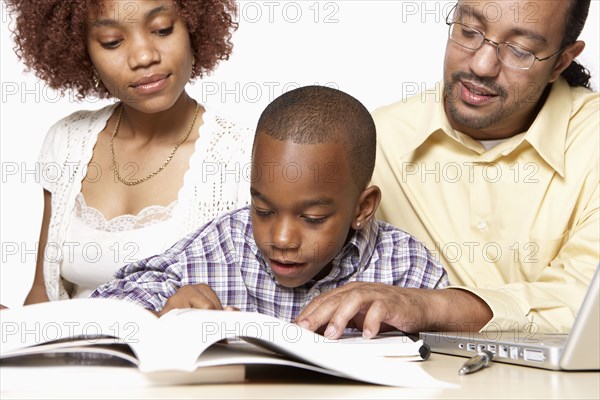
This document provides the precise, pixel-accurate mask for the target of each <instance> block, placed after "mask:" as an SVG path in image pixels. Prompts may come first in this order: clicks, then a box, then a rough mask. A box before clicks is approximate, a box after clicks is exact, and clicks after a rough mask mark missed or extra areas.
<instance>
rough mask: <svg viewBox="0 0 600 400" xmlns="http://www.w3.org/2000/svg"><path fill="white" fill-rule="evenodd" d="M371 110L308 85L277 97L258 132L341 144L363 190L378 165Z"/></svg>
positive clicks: (339, 94) (305, 141) (335, 92)
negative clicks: (376, 164)
mask: <svg viewBox="0 0 600 400" xmlns="http://www.w3.org/2000/svg"><path fill="white" fill-rule="evenodd" d="M375 132H376V131H375V123H374V122H373V118H372V117H371V114H370V113H369V111H368V110H367V109H366V108H365V106H363V105H362V103H361V102H360V101H358V100H356V99H355V98H354V97H352V96H350V95H349V94H347V93H344V92H342V91H341V90H337V89H332V88H329V87H325V86H304V87H301V88H298V89H294V90H291V91H289V92H286V93H284V94H282V95H281V96H279V97H277V98H276V99H275V100H273V102H271V104H269V105H268V106H267V107H266V108H265V110H264V111H263V112H262V114H261V116H260V119H259V120H258V125H257V127H256V133H257V134H258V133H264V134H267V135H269V136H271V137H272V138H274V139H278V140H290V141H292V142H294V143H299V144H317V143H331V142H336V143H337V142H340V143H342V144H344V145H345V147H346V156H347V157H348V165H349V166H350V172H351V173H352V177H353V179H354V182H355V183H356V185H357V186H358V187H359V188H360V189H363V188H365V187H366V186H367V185H368V184H369V181H370V180H371V176H372V175H373V168H374V166H375V152H376V145H377V138H376V133H375Z"/></svg>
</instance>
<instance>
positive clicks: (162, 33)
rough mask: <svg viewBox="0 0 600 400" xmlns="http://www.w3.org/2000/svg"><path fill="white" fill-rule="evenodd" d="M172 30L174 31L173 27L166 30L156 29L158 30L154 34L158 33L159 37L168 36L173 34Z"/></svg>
mask: <svg viewBox="0 0 600 400" xmlns="http://www.w3.org/2000/svg"><path fill="white" fill-rule="evenodd" d="M173 29H175V27H174V26H170V27H168V28H164V29H158V30H156V33H158V35H159V36H167V35H170V34H171V33H173Z"/></svg>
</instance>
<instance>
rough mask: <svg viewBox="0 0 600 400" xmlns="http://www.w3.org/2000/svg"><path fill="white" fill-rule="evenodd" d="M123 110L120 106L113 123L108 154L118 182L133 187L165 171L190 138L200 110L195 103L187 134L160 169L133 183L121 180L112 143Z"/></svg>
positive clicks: (198, 105)
mask: <svg viewBox="0 0 600 400" xmlns="http://www.w3.org/2000/svg"><path fill="white" fill-rule="evenodd" d="M123 108H124V106H121V109H120V110H119V115H118V116H117V122H116V123H115V128H114V129H113V133H112V136H111V137H110V152H111V154H112V166H113V169H114V171H115V176H116V177H117V179H118V180H119V182H121V183H122V184H124V185H127V186H134V185H138V184H140V183H142V182H146V181H147V180H148V179H150V178H152V177H153V176H155V175H157V174H158V173H159V172H160V171H162V170H163V169H165V167H166V166H167V165H169V163H170V162H171V160H172V159H173V156H174V155H175V152H176V151H177V149H178V148H179V146H181V145H182V144H183V143H184V142H185V141H186V140H187V139H188V137H189V136H190V133H192V129H193V128H194V125H195V124H196V118H197V117H198V110H200V104H198V103H196V110H195V111H194V118H193V119H192V123H191V124H190V127H189V128H188V130H187V133H186V134H185V136H184V137H183V139H181V140H180V141H179V142H178V143H177V144H176V145H175V147H174V148H173V150H172V151H171V154H169V157H167V159H166V160H165V162H164V163H163V164H162V165H161V166H160V168H158V169H157V170H156V171H154V172H152V173H150V174H149V175H147V176H145V177H143V178H140V179H136V180H135V181H126V180H125V179H123V178H122V177H121V174H119V166H118V164H117V157H116V156H115V145H114V143H113V142H114V139H115V136H117V132H118V131H119V126H120V125H121V117H122V116H123Z"/></svg>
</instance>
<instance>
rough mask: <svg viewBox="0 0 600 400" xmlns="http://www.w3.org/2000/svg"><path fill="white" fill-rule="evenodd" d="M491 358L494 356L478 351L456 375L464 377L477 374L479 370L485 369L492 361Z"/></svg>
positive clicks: (485, 351) (484, 351)
mask: <svg viewBox="0 0 600 400" xmlns="http://www.w3.org/2000/svg"><path fill="white" fill-rule="evenodd" d="M493 357H494V355H493V354H492V353H491V352H489V351H487V350H483V351H480V352H479V353H477V354H476V355H474V356H473V357H471V358H469V359H468V360H467V361H466V362H465V363H464V364H463V366H462V367H461V368H460V369H459V370H458V374H459V375H465V374H472V373H473V372H477V371H479V370H480V369H482V368H485V367H487V366H488V365H489V363H490V361H492V358H493Z"/></svg>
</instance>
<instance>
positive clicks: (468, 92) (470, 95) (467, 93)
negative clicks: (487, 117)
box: [458, 80, 498, 106]
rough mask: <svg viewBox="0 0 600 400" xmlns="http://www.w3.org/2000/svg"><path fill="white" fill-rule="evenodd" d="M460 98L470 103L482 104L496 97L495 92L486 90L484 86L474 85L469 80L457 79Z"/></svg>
mask: <svg viewBox="0 0 600 400" xmlns="http://www.w3.org/2000/svg"><path fill="white" fill-rule="evenodd" d="M458 84H459V87H460V98H461V99H462V100H463V101H464V102H465V103H468V104H471V105H475V106H478V105H482V104H485V103H487V102H489V101H491V100H493V99H494V98H496V97H498V94H497V93H494V92H492V91H490V90H488V89H487V88H486V87H485V86H481V85H475V84H473V83H471V82H466V81H462V80H461V81H459V82H458Z"/></svg>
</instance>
